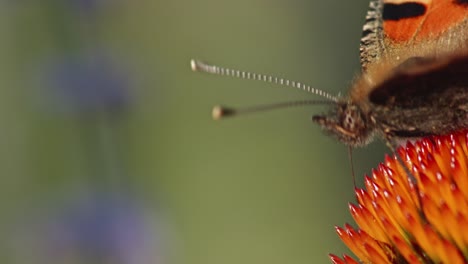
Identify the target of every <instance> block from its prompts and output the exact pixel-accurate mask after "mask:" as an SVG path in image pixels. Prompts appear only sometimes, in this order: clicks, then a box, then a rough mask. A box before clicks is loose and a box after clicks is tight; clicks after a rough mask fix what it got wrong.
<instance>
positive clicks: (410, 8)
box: [383, 0, 467, 20]
mask: <svg viewBox="0 0 468 264" xmlns="http://www.w3.org/2000/svg"><path fill="white" fill-rule="evenodd" d="M457 1H463V2H466V1H467V0H457ZM424 13H426V6H425V5H423V4H420V3H414V2H410V3H404V4H399V5H397V4H385V5H384V11H383V19H384V20H400V19H404V18H410V17H418V16H422V15H424Z"/></svg>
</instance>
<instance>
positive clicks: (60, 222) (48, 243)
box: [19, 193, 166, 264]
mask: <svg viewBox="0 0 468 264" xmlns="http://www.w3.org/2000/svg"><path fill="white" fill-rule="evenodd" d="M86 194H89V193H82V194H81V197H78V199H76V198H75V199H72V200H71V201H69V202H68V203H67V204H64V205H62V206H61V207H59V208H62V209H59V210H58V211H57V209H55V210H52V211H51V210H50V209H49V210H46V211H45V212H44V211H42V212H41V214H40V215H39V217H34V218H33V219H35V222H34V225H33V226H34V227H35V228H33V229H32V230H29V231H28V237H29V238H27V239H26V240H24V241H23V242H21V245H23V247H24V246H27V247H28V248H30V249H31V250H30V251H29V254H30V256H29V257H28V259H23V262H27V263H30V261H31V262H32V263H102V264H107V263H109V264H111V263H112V264H147V263H153V264H161V263H163V256H161V255H162V253H163V251H164V248H163V247H164V246H165V245H163V243H162V242H164V240H163V239H164V237H165V235H166V234H163V233H165V232H163V231H166V230H165V229H162V228H161V227H162V221H161V222H158V220H160V219H157V218H155V216H156V217H157V216H160V215H155V214H151V212H150V211H149V210H147V209H146V210H145V208H144V207H143V206H142V205H141V204H140V203H138V202H137V201H135V200H132V199H130V198H129V197H128V196H124V195H121V196H118V195H109V194H106V193H101V194H97V193H95V194H94V195H86ZM29 224H30V223H29ZM31 234H32V235H33V237H31ZM19 252H22V251H19ZM31 253H32V254H31Z"/></svg>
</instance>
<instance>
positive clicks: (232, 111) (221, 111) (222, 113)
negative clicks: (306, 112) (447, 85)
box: [212, 100, 334, 120]
mask: <svg viewBox="0 0 468 264" xmlns="http://www.w3.org/2000/svg"><path fill="white" fill-rule="evenodd" d="M321 104H334V102H332V101H323V100H302V101H289V102H281V103H273V104H266V105H258V106H253V107H246V108H232V107H224V106H220V105H217V106H215V107H213V111H212V116H213V119H214V120H219V119H221V118H225V117H233V116H238V115H245V114H252V113H258V112H266V111H270V110H276V109H282V108H292V107H297V106H306V105H321Z"/></svg>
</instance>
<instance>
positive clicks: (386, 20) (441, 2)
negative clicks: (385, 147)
mask: <svg viewBox="0 0 468 264" xmlns="http://www.w3.org/2000/svg"><path fill="white" fill-rule="evenodd" d="M360 53H361V65H362V74H361V76H360V77H359V78H358V79H356V80H355V81H354V84H353V85H352V87H351V89H350V92H349V95H348V96H346V97H343V98H335V97H333V96H331V95H328V94H327V93H325V92H323V91H320V90H316V89H312V88H310V87H309V86H305V85H304V84H301V83H295V82H290V81H288V80H283V79H278V78H274V77H271V76H266V75H261V74H251V73H246V72H241V71H235V70H230V69H224V68H220V67H217V66H211V65H207V64H203V63H201V62H198V61H192V69H194V70H200V71H204V72H209V73H215V74H221V75H231V76H235V77H240V78H246V79H260V80H264V81H267V82H273V83H280V84H284V85H288V86H293V87H297V88H301V89H304V90H308V91H310V92H313V93H315V94H319V95H322V96H323V97H325V98H327V99H328V100H329V102H331V103H332V104H333V105H334V107H333V109H332V111H331V112H330V113H329V114H326V115H316V116H313V118H312V119H313V121H314V122H316V123H318V124H319V125H320V126H321V127H322V128H323V129H324V130H325V131H327V132H329V134H331V135H334V136H336V138H337V139H338V140H340V141H341V142H343V143H345V144H346V145H348V146H352V147H356V146H363V145H366V144H368V143H369V142H370V141H371V140H372V139H373V137H374V135H378V136H380V137H382V138H383V139H384V140H386V141H387V142H388V143H391V144H392V145H393V144H396V142H397V141H400V140H403V139H411V138H418V137H423V136H427V135H438V134H446V133H448V132H451V131H454V130H457V129H461V128H468V0H413V1H405V0H371V2H370V8H369V11H368V13H367V16H366V22H365V24H364V27H363V36H362V38H361V48H360ZM305 103H317V102H296V103H294V102H292V103H291V104H305ZM319 103H320V102H319ZM289 105H290V104H285V105H283V104H280V105H272V106H267V107H266V108H271V107H273V108H274V107H281V106H289ZM262 109H264V108H260V109H254V110H262ZM233 113H235V110H233V109H228V108H216V114H217V115H218V116H220V115H224V116H227V115H232V114H233Z"/></svg>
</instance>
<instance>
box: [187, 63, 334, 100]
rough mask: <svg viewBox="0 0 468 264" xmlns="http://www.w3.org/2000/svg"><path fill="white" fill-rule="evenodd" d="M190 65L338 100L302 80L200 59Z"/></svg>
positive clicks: (194, 68) (215, 72)
mask: <svg viewBox="0 0 468 264" xmlns="http://www.w3.org/2000/svg"><path fill="white" fill-rule="evenodd" d="M190 66H191V67H192V70H193V71H199V72H206V73H210V74H216V75H222V76H230V77H235V78H240V79H247V80H258V81H263V82H267V83H274V84H279V85H283V86H288V87H293V88H297V89H301V90H304V91H306V92H309V93H313V94H315V95H318V96H321V97H324V98H326V99H328V100H330V101H332V102H338V98H337V97H335V96H333V95H331V94H329V93H327V92H325V91H322V90H319V89H315V88H312V87H310V86H309V85H306V84H303V83H301V82H295V81H290V80H288V79H283V78H278V77H273V76H271V75H265V74H258V73H254V72H246V71H240V70H234V69H228V68H224V67H219V66H216V65H210V64H206V63H204V62H201V61H198V60H191V61H190Z"/></svg>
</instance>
